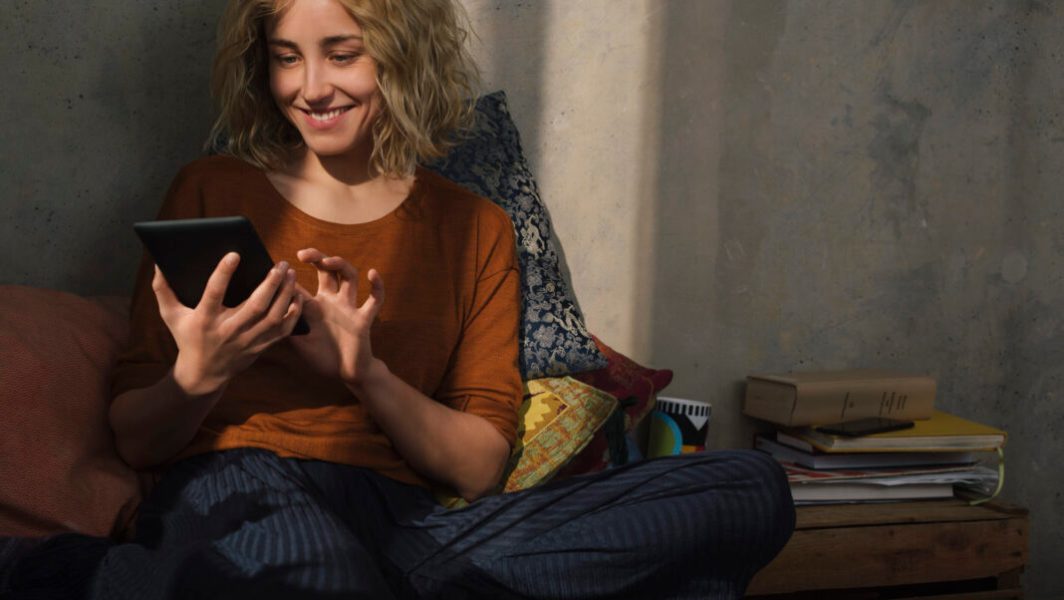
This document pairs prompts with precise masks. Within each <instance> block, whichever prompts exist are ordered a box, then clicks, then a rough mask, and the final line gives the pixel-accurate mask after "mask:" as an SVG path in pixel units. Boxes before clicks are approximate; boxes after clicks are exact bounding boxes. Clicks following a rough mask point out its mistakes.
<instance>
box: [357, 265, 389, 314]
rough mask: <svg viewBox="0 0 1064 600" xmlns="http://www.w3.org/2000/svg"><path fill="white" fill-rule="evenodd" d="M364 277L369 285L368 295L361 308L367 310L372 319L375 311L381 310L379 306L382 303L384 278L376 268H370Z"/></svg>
mask: <svg viewBox="0 0 1064 600" xmlns="http://www.w3.org/2000/svg"><path fill="white" fill-rule="evenodd" d="M366 277H367V278H368V279H369V285H370V288H369V297H368V298H366V302H365V303H364V304H363V305H362V309H363V310H366V311H368V312H369V316H370V317H371V318H372V319H376V318H377V313H379V312H380V311H381V306H382V305H383V304H384V278H382V277H381V274H380V273H378V272H377V269H370V270H369V273H366Z"/></svg>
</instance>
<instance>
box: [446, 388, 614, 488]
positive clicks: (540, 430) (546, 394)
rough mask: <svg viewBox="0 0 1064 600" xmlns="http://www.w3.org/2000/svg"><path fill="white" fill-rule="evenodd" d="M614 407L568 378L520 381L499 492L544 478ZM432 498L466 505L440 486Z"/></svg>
mask: <svg viewBox="0 0 1064 600" xmlns="http://www.w3.org/2000/svg"><path fill="white" fill-rule="evenodd" d="M616 407H617V399H616V398H614V397H613V396H611V395H609V394H607V393H606V392H603V391H602V390H597V389H595V388H593V387H591V386H589V385H587V384H584V383H581V382H579V381H577V380H575V379H573V378H572V377H552V378H545V379H533V380H531V381H527V382H525V400H524V402H523V403H522V404H521V412H520V414H519V415H518V421H517V443H516V444H515V445H514V449H513V452H512V453H511V455H510V462H509V464H508V465H507V466H506V477H505V478H504V481H505V483H504V484H503V489H502V491H504V492H516V491H519V490H524V489H528V488H530V487H533V486H535V485H538V484H540V483H543V482H545V481H547V480H549V479H550V478H551V477H552V476H553V475H554V474H555V473H556V472H557V471H558V469H560V468H561V467H562V466H563V465H564V464H565V463H566V462H568V461H569V460H570V459H571V458H572V457H573V456H575V455H576V454H577V453H579V452H580V451H581V450H583V449H584V447H585V446H587V444H588V442H589V441H591V440H592V439H593V438H594V436H595V434H596V432H597V431H599V429H600V428H601V427H602V424H603V423H604V422H605V421H606V419H607V418H609V416H610V414H611V413H613V411H614V409H616ZM436 499H437V500H438V501H439V502H440V503H441V504H443V505H444V506H448V507H450V508H459V507H462V506H465V505H466V502H465V501H464V500H462V499H461V498H458V497H455V496H451V495H448V494H447V492H445V491H443V490H438V491H437V493H436Z"/></svg>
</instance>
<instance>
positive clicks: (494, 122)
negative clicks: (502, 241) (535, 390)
mask: <svg viewBox="0 0 1064 600" xmlns="http://www.w3.org/2000/svg"><path fill="white" fill-rule="evenodd" d="M426 166H427V167H428V168H429V169H432V170H434V171H436V172H438V173H439V174H441V175H443V176H444V177H447V178H448V179H450V180H452V181H454V182H456V183H459V184H461V185H463V186H465V187H467V188H469V189H470V190H471V191H473V192H474V193H476V194H479V195H481V196H484V197H485V198H488V199H490V200H492V201H493V202H495V203H496V204H498V205H499V206H501V207H502V208H503V209H505V210H506V212H507V213H508V214H509V215H510V218H511V219H512V220H513V222H514V229H515V231H516V233H517V246H518V258H519V260H520V262H521V302H522V313H523V314H522V331H521V360H520V363H521V372H522V375H523V377H524V379H535V378H542V377H559V376H562V375H567V374H570V373H578V372H580V371H589V370H592V369H600V368H602V367H604V366H606V359H605V357H603V356H602V354H601V353H600V352H599V351H598V349H597V348H596V346H595V342H594V341H593V340H592V339H591V335H590V334H589V333H588V331H587V328H586V326H585V325H584V317H583V315H581V314H580V310H579V309H578V308H577V306H576V302H575V300H574V298H573V296H572V293H571V292H570V290H569V286H568V285H567V284H566V282H565V279H563V278H562V275H561V271H560V270H559V267H558V251H557V249H556V247H555V244H556V242H555V240H554V235H553V233H552V230H551V223H550V219H549V218H548V216H547V212H546V210H545V209H544V207H543V203H542V202H541V201H540V199H539V192H538V191H537V189H536V182H535V180H534V179H533V178H532V173H531V171H529V168H528V163H527V161H526V160H525V157H524V154H522V152H521V141H520V139H519V136H518V133H517V127H516V126H515V125H514V123H513V121H512V120H511V119H510V112H509V109H508V108H507V106H506V94H505V93H503V92H495V93H493V94H489V95H487V96H483V97H481V98H480V99H479V100H477V106H476V124H475V126H474V127H473V130H472V131H471V132H469V135H468V137H467V138H465V139H464V141H463V142H462V143H461V144H460V145H458V146H457V147H456V148H454V149H453V150H452V151H451V152H450V154H449V155H448V156H446V157H445V158H443V159H442V160H440V161H437V162H434V163H432V164H429V165H426Z"/></svg>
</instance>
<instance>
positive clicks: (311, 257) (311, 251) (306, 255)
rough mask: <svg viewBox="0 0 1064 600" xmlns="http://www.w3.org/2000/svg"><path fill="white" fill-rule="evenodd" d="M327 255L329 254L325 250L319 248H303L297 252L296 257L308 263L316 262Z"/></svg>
mask: <svg viewBox="0 0 1064 600" xmlns="http://www.w3.org/2000/svg"><path fill="white" fill-rule="evenodd" d="M326 256H327V255H326V254H325V253H324V252H322V251H321V250H318V249H317V248H303V249H302V250H299V251H298V252H296V258H298V259H299V261H300V262H305V263H307V264H314V263H316V262H318V261H320V260H321V259H323V258H325V257H326Z"/></svg>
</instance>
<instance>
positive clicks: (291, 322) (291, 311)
mask: <svg viewBox="0 0 1064 600" xmlns="http://www.w3.org/2000/svg"><path fill="white" fill-rule="evenodd" d="M302 314H303V297H302V296H300V295H299V294H295V295H293V296H292V301H291V302H290V303H289V304H288V311H287V312H285V314H284V319H283V321H282V322H283V323H284V325H283V328H282V330H283V331H284V335H285V337H288V336H290V335H292V330H293V329H295V328H296V323H297V322H298V321H299V316H300V315H302Z"/></svg>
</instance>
